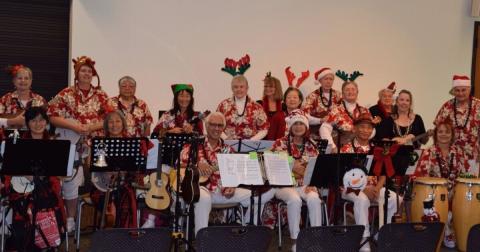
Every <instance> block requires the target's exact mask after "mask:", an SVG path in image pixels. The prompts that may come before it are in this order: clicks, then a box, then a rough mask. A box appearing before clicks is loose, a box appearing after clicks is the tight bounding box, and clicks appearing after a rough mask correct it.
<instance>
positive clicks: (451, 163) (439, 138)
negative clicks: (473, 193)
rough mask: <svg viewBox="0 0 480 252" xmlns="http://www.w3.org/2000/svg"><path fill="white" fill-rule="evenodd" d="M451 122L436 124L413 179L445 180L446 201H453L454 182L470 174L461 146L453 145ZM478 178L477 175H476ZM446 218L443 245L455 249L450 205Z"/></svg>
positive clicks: (466, 158)
mask: <svg viewBox="0 0 480 252" xmlns="http://www.w3.org/2000/svg"><path fill="white" fill-rule="evenodd" d="M454 131H455V130H454V127H453V125H452V122H451V121H450V120H449V119H448V118H447V120H446V121H443V122H437V126H436V127H435V129H434V133H433V143H434V144H433V145H432V146H431V147H429V148H428V149H426V150H424V151H423V153H422V155H421V156H420V158H419V159H418V165H417V169H416V170H415V174H414V175H415V177H437V178H446V179H447V181H448V184H447V187H448V200H449V202H452V200H453V194H454V191H453V188H454V187H455V180H456V179H457V177H459V176H460V175H461V174H466V173H470V172H471V171H470V164H469V162H468V157H467V156H466V155H465V152H464V151H463V150H462V147H461V146H457V145H455V144H454V141H455V135H454ZM476 175H477V176H478V174H476ZM448 208H449V211H448V218H447V223H446V225H445V233H444V238H443V244H444V245H445V246H446V247H448V248H455V245H456V242H455V232H454V229H453V225H452V224H453V223H452V212H451V204H449V207H448Z"/></svg>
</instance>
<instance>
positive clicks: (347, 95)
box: [320, 71, 374, 153]
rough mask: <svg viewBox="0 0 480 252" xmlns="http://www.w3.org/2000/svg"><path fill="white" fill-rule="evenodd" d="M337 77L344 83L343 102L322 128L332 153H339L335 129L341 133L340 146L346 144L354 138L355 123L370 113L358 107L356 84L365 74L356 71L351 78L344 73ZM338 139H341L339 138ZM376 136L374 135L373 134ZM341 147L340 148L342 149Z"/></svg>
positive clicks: (331, 113)
mask: <svg viewBox="0 0 480 252" xmlns="http://www.w3.org/2000/svg"><path fill="white" fill-rule="evenodd" d="M336 75H337V76H338V77H340V78H341V79H342V80H343V81H344V82H343V84H342V101H341V102H340V105H338V106H335V107H334V108H333V109H332V110H331V111H330V112H329V114H328V117H327V119H326V121H325V122H324V123H322V126H321V127H320V136H321V137H322V139H327V140H328V145H329V146H330V148H331V152H333V153H335V152H337V143H336V142H334V140H333V136H332V133H333V129H334V127H335V128H336V129H337V132H338V131H339V132H340V134H338V135H340V144H341V145H342V144H345V143H347V142H349V140H351V139H352V138H353V132H352V130H353V123H354V122H355V120H356V119H357V118H358V117H359V116H360V115H361V114H368V115H370V112H369V111H368V109H367V108H365V107H362V106H360V105H358V103H357V99H358V84H357V83H356V82H355V80H356V79H357V77H359V76H362V75H363V74H362V73H360V72H358V71H355V72H353V73H352V74H350V76H348V74H347V73H345V72H343V71H337V73H336ZM338 135H337V136H336V137H339V136H338ZM372 135H374V133H372ZM340 147H341V146H338V148H340Z"/></svg>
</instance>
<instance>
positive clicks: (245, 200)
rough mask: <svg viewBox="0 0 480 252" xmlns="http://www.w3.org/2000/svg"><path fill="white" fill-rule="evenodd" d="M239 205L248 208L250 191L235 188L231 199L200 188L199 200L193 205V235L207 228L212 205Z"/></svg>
mask: <svg viewBox="0 0 480 252" xmlns="http://www.w3.org/2000/svg"><path fill="white" fill-rule="evenodd" d="M222 203H225V204H226V203H240V204H242V206H243V207H249V206H250V191H249V190H247V189H243V188H236V189H235V194H233V196H232V197H231V198H226V197H224V196H223V195H222V194H221V193H216V192H210V191H208V189H207V188H205V187H200V199H199V200H198V202H197V203H195V234H196V233H197V232H198V230H200V229H202V228H204V227H208V217H209V215H210V210H212V204H222Z"/></svg>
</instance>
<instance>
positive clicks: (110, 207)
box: [100, 174, 116, 229]
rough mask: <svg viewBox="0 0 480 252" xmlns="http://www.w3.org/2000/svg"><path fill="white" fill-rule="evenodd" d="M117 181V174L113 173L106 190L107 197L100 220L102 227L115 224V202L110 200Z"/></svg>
mask: <svg viewBox="0 0 480 252" xmlns="http://www.w3.org/2000/svg"><path fill="white" fill-rule="evenodd" d="M114 183H115V175H114V174H112V176H111V179H110V185H109V186H108V188H107V191H106V192H105V199H104V200H103V209H102V219H101V221H100V229H105V228H108V227H114V226H115V217H116V216H115V215H116V213H115V204H114V202H110V193H111V192H112V188H113V184H114Z"/></svg>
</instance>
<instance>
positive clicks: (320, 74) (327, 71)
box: [315, 67, 335, 85]
mask: <svg viewBox="0 0 480 252" xmlns="http://www.w3.org/2000/svg"><path fill="white" fill-rule="evenodd" d="M328 74H332V75H333V76H335V74H334V73H333V71H332V69H330V68H329V67H324V68H322V69H320V70H318V71H317V72H315V84H317V85H320V80H321V79H322V78H323V77H325V76H326V75H328Z"/></svg>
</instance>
